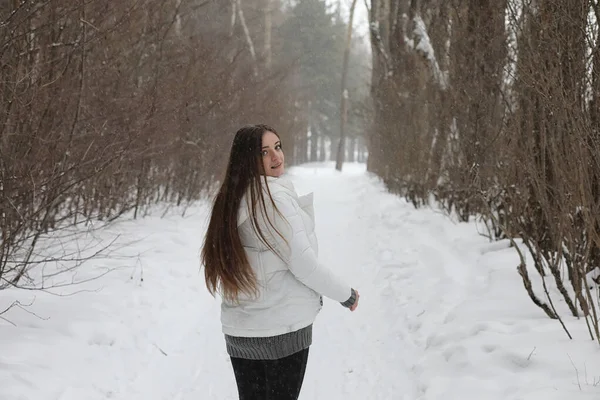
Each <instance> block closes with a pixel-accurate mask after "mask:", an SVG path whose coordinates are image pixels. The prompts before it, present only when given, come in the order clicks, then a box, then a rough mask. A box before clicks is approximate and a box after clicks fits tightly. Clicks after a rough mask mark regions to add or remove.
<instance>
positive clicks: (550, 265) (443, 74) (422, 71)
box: [369, 0, 600, 340]
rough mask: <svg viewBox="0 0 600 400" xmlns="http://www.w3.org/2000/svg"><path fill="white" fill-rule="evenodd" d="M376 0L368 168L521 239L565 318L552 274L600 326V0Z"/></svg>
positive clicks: (417, 199) (544, 302) (594, 333)
mask: <svg viewBox="0 0 600 400" xmlns="http://www.w3.org/2000/svg"><path fill="white" fill-rule="evenodd" d="M370 6H371V7H370V19H371V25H370V26H371V42H372V48H373V52H374V73H373V86H372V93H373V96H374V104H375V122H374V124H375V126H374V129H372V132H373V135H372V136H371V138H370V157H369V169H370V170H371V171H373V172H375V173H377V174H379V175H380V176H381V177H382V178H383V179H384V180H385V182H386V183H387V185H388V187H389V188H390V189H391V190H393V191H395V192H397V193H401V194H403V195H405V196H406V197H407V198H408V199H409V200H410V201H412V202H413V203H414V204H415V206H420V205H423V204H425V203H427V202H428V201H429V196H430V195H431V194H433V195H434V196H435V199H436V200H437V201H438V202H439V203H440V204H442V205H443V206H444V207H445V208H446V209H447V210H448V211H450V212H453V213H456V214H457V215H458V216H459V218H461V219H462V220H464V221H467V220H469V218H470V217H472V216H477V217H481V218H483V220H484V221H486V223H487V224H488V226H489V228H490V236H491V237H493V238H509V239H510V240H512V241H514V240H515V239H517V238H519V239H520V240H522V242H523V243H524V245H525V246H526V247H527V248H528V250H529V252H530V253H531V255H532V256H533V260H532V265H530V267H532V268H529V269H528V268H527V266H526V265H525V262H526V259H525V257H523V258H522V265H520V266H519V267H518V272H519V273H520V274H521V276H522V279H523V283H524V287H525V288H526V290H527V291H528V293H529V295H530V297H531V298H532V300H533V301H534V302H535V303H536V304H537V305H538V306H540V307H541V308H542V309H543V311H544V312H545V313H546V314H547V315H548V316H549V317H551V318H556V319H560V315H559V313H558V312H557V310H556V308H555V307H554V302H553V299H552V296H551V295H550V292H551V291H549V290H547V288H548V287H549V286H550V285H552V286H553V287H554V288H555V289H556V290H557V291H558V292H559V293H560V295H561V296H562V298H563V300H564V302H565V303H566V304H567V306H568V308H569V310H570V313H571V314H572V315H573V316H577V317H579V316H584V317H585V321H586V322H587V323H588V327H589V331H590V335H591V337H592V338H595V339H597V340H600V332H599V329H598V325H599V324H598V315H597V313H598V311H597V305H598V303H597V294H594V292H593V291H592V290H590V286H591V285H590V284H589V278H588V277H587V276H586V275H589V274H590V273H591V272H592V271H593V270H594V269H595V268H598V267H599V264H598V263H599V262H600V246H599V245H600V236H599V234H598V232H599V227H600V225H599V224H600V208H599V207H600V197H599V196H600V159H599V154H600V152H599V151H600V132H599V129H600V127H599V122H600V118H599V117H600V109H599V108H598V107H599V104H598V98H599V96H600V36H599V35H600V31H599V29H598V22H599V21H600V5H599V2H598V1H596V0H585V1H558V0H539V1H535V2H530V1H526V0H498V1H493V0H452V1H449V2H444V1H438V0H422V1H414V0H413V1H407V0H406V1H404V0H372V1H371V2H370ZM517 249H518V247H517ZM532 271H533V273H535V274H539V275H540V277H541V279H542V283H543V288H544V289H543V290H542V291H541V293H536V291H535V290H534V289H533V288H532V283H531V276H530V274H531V273H532ZM561 322H562V320H561ZM563 326H564V325H563ZM565 330H567V329H566V327H565ZM567 332H568V330H567Z"/></svg>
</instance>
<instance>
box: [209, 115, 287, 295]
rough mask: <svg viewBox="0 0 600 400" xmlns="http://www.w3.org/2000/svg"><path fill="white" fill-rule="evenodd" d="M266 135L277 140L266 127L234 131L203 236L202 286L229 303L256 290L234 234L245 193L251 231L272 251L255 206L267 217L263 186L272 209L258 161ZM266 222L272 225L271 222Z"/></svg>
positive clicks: (236, 230) (236, 232)
mask: <svg viewBox="0 0 600 400" xmlns="http://www.w3.org/2000/svg"><path fill="white" fill-rule="evenodd" d="M266 132H273V133H274V134H275V135H277V137H279V134H278V133H277V132H276V131H275V130H274V129H273V128H271V127H270V126H268V125H248V126H244V127H242V128H241V129H240V130H238V131H237V132H236V134H235V137H234V139H233V143H232V145H231V152H230V155H229V162H228V165H227V170H226V172H225V178H224V179H223V182H222V183H221V186H220V189H219V191H218V193H217V195H216V197H215V200H214V203H213V208H212V213H211V216H210V222H209V224H208V230H207V232H206V236H205V237H204V244H203V247H202V253H201V260H202V264H203V265H204V277H205V280H206V287H207V288H208V291H209V292H210V293H211V294H212V295H213V296H214V295H215V293H217V292H220V294H221V296H222V297H223V298H224V299H225V300H227V301H230V302H234V301H237V299H238V296H239V294H240V293H241V292H243V293H247V294H249V295H255V294H256V293H257V289H258V288H257V282H256V276H255V275H254V272H253V271H252V267H251V266H250V263H249V262H248V258H247V257H246V252H245V251H244V248H243V246H242V242H241V240H240V236H239V233H238V211H239V209H240V206H241V202H242V198H243V197H244V195H245V194H248V195H249V199H250V204H251V207H250V210H249V211H250V215H251V218H252V225H253V227H254V229H255V231H256V232H257V233H258V235H259V237H260V239H262V241H263V242H264V243H265V244H266V245H267V246H268V247H269V248H270V249H271V250H273V251H275V250H274V249H273V247H272V246H271V245H270V244H269V242H268V241H267V240H266V239H265V236H264V234H263V233H262V232H261V230H260V228H259V224H258V220H257V206H258V205H260V206H261V207H262V211H263V213H262V214H263V215H264V216H268V213H267V212H266V204H265V197H264V196H263V184H264V187H265V188H266V191H267V193H268V197H269V200H270V202H271V204H272V206H273V207H275V204H274V203H273V199H272V198H271V193H270V191H269V189H268V185H267V184H266V176H264V175H265V171H264V167H263V163H262V161H261V157H262V156H261V149H262V137H263V135H264V134H265V133H266ZM261 181H264V183H263V182H261ZM275 209H277V208H276V207H275ZM267 219H268V217H267ZM269 223H270V224H271V226H273V224H272V223H271V221H269Z"/></svg>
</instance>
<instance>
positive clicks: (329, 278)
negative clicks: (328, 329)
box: [221, 176, 351, 337]
mask: <svg viewBox="0 0 600 400" xmlns="http://www.w3.org/2000/svg"><path fill="white" fill-rule="evenodd" d="M267 181H268V185H269V190H270V191H271V196H272V197H273V200H274V202H275V204H276V206H277V208H278V209H279V211H280V213H281V214H282V216H283V217H284V218H282V216H280V215H279V214H278V213H276V212H275V211H274V209H273V207H272V205H271V202H270V200H269V198H268V194H267V193H266V190H265V192H263V193H264V195H265V204H266V206H267V213H268V215H269V217H270V219H271V221H272V222H273V224H274V225H275V227H276V228H277V230H278V231H279V232H280V233H281V234H282V236H283V237H284V238H285V240H286V241H287V244H286V243H285V242H284V241H283V240H282V239H281V237H280V236H279V235H278V234H277V233H276V232H274V230H273V228H272V227H271V226H270V225H269V224H268V223H267V222H266V221H265V219H264V214H262V213H261V212H260V209H261V208H262V207H261V206H260V204H259V205H257V213H259V214H258V220H259V226H260V229H261V231H262V233H263V234H264V235H265V237H266V238H267V240H268V241H269V243H271V244H272V245H274V248H275V249H276V250H277V251H278V252H279V253H280V255H281V256H282V258H283V259H284V260H285V261H283V260H282V259H281V258H279V257H278V256H277V255H276V254H274V253H273V252H272V251H271V250H269V248H268V247H267V246H266V245H265V244H264V243H263V242H262V240H261V239H260V237H259V236H258V234H257V233H256V231H255V229H254V227H253V224H252V218H251V217H250V212H249V201H247V200H246V197H244V199H242V203H241V207H240V210H239V213H238V214H239V215H238V231H239V234H240V239H241V241H242V245H243V246H244V249H245V250H246V255H247V257H248V261H249V262H250V265H251V266H252V269H253V270H254V273H255V275H256V277H257V284H258V289H259V294H258V296H257V297H256V296H248V295H246V294H241V295H240V296H239V299H238V300H239V301H238V303H235V304H232V303H228V302H226V301H225V300H223V302H222V304H221V323H222V329H223V333H225V334H227V335H230V336H242V337H265V336H275V335H280V334H284V333H288V332H293V331H296V330H298V329H301V328H304V327H306V326H308V325H310V324H312V323H313V321H314V320H315V318H316V316H317V314H318V313H319V311H320V310H321V306H322V298H321V295H323V296H326V297H329V298H330V299H332V300H335V301H338V302H345V301H346V300H348V298H349V297H350V295H351V288H350V286H349V285H347V284H345V283H344V282H342V281H341V280H340V279H339V278H338V277H336V276H335V275H334V274H333V273H332V272H331V271H330V270H329V269H327V268H325V267H324V266H322V265H320V264H319V262H318V260H317V254H318V245H317V237H316V235H315V222H314V208H313V196H312V193H311V194H308V195H306V196H302V197H298V195H297V194H296V191H295V190H294V186H293V184H292V182H291V181H290V180H289V178H287V177H285V176H282V177H279V178H274V177H267ZM261 216H262V217H261Z"/></svg>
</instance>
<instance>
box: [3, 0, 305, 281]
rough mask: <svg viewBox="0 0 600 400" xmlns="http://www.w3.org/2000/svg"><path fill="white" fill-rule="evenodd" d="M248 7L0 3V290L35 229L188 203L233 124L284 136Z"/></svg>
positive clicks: (160, 0) (285, 119)
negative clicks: (266, 127)
mask: <svg viewBox="0 0 600 400" xmlns="http://www.w3.org/2000/svg"><path fill="white" fill-rule="evenodd" d="M251 3H252V2H249V1H246V2H245V5H246V6H245V7H244V8H240V7H241V2H240V1H237V2H225V1H214V0H197V1H183V0H136V1H109V0H54V1H27V0H24V1H6V2H2V5H0V69H1V75H2V82H1V86H0V96H1V98H0V165H1V167H0V235H1V238H0V239H1V240H0V288H3V287H7V286H18V285H19V284H20V282H21V281H22V280H23V278H24V277H25V276H27V272H28V270H29V269H30V268H31V267H32V266H34V265H35V262H34V260H33V258H32V255H33V254H34V249H35V246H36V243H37V241H38V240H39V239H40V238H41V237H43V236H44V235H46V234H47V233H48V232H51V231H55V230H57V229H62V228H64V227H69V226H70V227H72V226H74V225H77V224H85V223H88V222H89V221H92V220H98V219H99V220H103V221H108V220H112V219H114V218H116V217H118V216H120V215H122V214H123V213H125V212H133V213H134V215H135V216H138V215H140V214H143V213H145V212H146V211H147V209H148V207H149V206H151V205H152V204H154V203H156V202H171V203H175V204H186V203H187V202H190V201H193V200H196V199H198V198H200V197H201V196H202V194H203V193H204V192H205V191H206V190H207V189H209V188H210V186H211V185H212V184H213V183H214V182H215V180H216V179H218V178H219V177H218V176H217V175H216V174H217V171H219V170H220V169H221V168H220V167H221V166H222V163H223V162H224V161H225V160H226V153H227V152H228V148H229V144H230V140H231V138H232V135H233V133H234V132H235V130H236V129H237V128H239V126H240V125H241V124H245V123H251V122H252V121H268V122H269V123H270V124H272V125H275V126H277V127H278V129H279V130H281V131H282V132H284V133H285V134H287V135H288V137H292V136H293V135H294V133H295V132H297V131H298V129H299V128H298V122H297V121H294V115H295V114H296V110H295V108H294V107H295V106H294V101H295V91H294V90H292V86H291V84H289V83H288V79H287V78H288V76H287V71H289V68H288V66H289V62H288V61H286V62H287V64H286V65H284V63H282V62H279V61H278V60H277V59H272V58H273V57H271V52H272V49H271V46H272V47H274V48H275V47H276V46H281V43H279V42H278V41H277V40H275V39H273V40H272V41H271V40H270V39H269V42H268V44H269V46H266V45H264V46H263V45H262V43H265V41H264V39H263V38H264V36H265V35H263V32H262V31H261V29H264V28H263V26H264V25H263V24H261V23H253V24H252V23H250V22H247V21H246V19H248V18H258V17H260V16H261V15H258V14H259V13H258V11H254V14H256V15H253V14H252V12H253V11H252V10H253V9H254V10H259V9H260V8H258V7H254V8H252V7H251V5H252V4H251ZM255 3H256V2H255ZM236 5H238V6H240V7H237V8H236V7H235V6H236ZM244 11H246V13H247V14H248V15H245V14H244ZM273 16H274V18H276V17H277V13H276V12H275V11H273ZM269 17H271V15H269ZM251 20H252V19H251ZM253 41H255V42H256V43H254V42H253ZM259 42H260V43H261V44H260V45H259ZM292 143H293V141H292Z"/></svg>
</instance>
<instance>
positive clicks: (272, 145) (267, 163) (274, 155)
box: [261, 131, 285, 177]
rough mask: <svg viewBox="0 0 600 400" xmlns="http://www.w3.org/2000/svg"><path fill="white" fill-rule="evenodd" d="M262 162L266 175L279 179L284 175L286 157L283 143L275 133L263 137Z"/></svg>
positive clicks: (266, 133) (267, 133) (268, 133)
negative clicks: (282, 146)
mask: <svg viewBox="0 0 600 400" xmlns="http://www.w3.org/2000/svg"><path fill="white" fill-rule="evenodd" d="M261 155H262V162H263V166H264V168H265V175H267V176H274V177H278V176H281V175H282V174H283V164H284V161H285V160H284V156H283V150H282V148H281V141H280V140H279V138H278V137H277V135H276V134H274V133H273V132H269V131H267V132H265V134H264V135H263V137H262V150H261Z"/></svg>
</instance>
